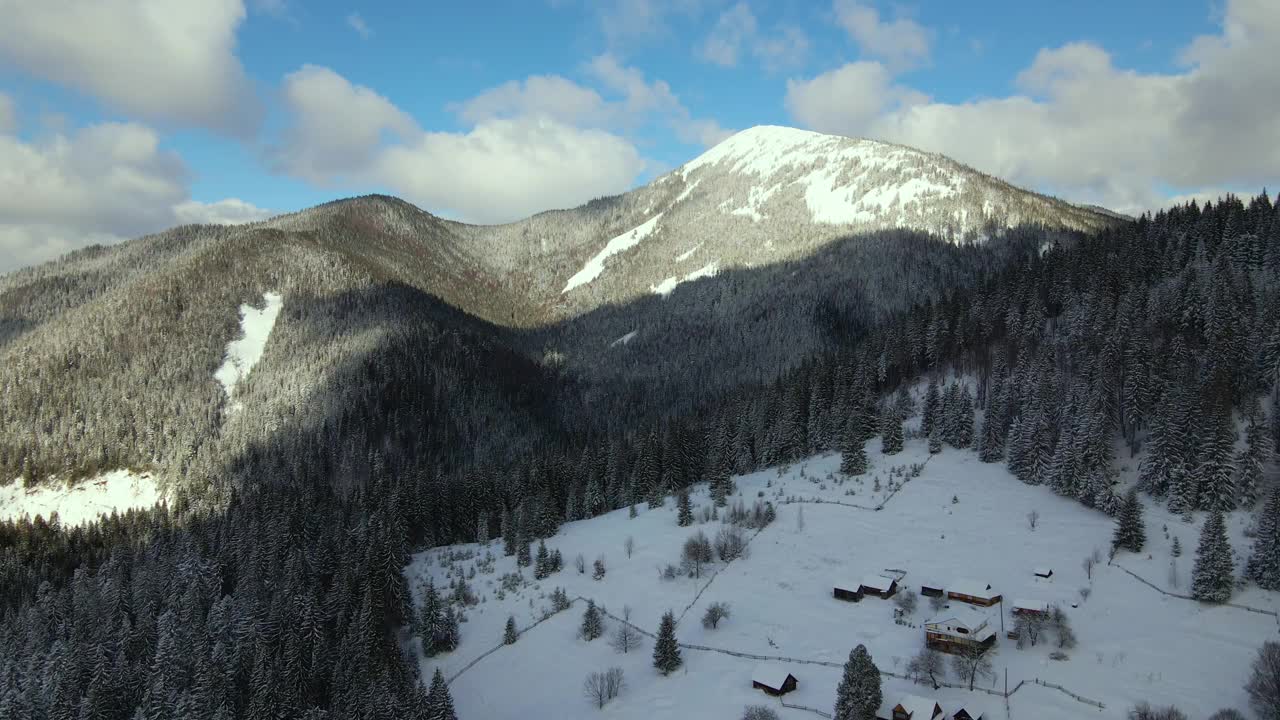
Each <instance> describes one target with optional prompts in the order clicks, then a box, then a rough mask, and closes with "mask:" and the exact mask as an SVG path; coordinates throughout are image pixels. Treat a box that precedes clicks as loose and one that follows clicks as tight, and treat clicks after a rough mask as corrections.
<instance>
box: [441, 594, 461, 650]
mask: <svg viewBox="0 0 1280 720" xmlns="http://www.w3.org/2000/svg"><path fill="white" fill-rule="evenodd" d="M458 640H459V633H458V613H457V612H456V611H455V610H454V609H453V606H452V605H446V606H445V608H444V612H443V613H441V615H440V628H439V630H438V631H437V632H436V642H435V650H436V652H449V651H451V650H455V649H457V647H458Z"/></svg>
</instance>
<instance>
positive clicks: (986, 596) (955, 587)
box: [947, 580, 1003, 607]
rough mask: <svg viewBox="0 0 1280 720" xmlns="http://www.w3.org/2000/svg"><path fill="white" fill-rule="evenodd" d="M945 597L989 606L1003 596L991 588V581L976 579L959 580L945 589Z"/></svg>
mask: <svg viewBox="0 0 1280 720" xmlns="http://www.w3.org/2000/svg"><path fill="white" fill-rule="evenodd" d="M947 597H948V598H950V599H952V600H959V601H960V602H963V603H969V604H970V605H981V606H982V607H991V606H992V605H995V604H996V603H998V602H1000V601H1001V600H1002V599H1003V598H1002V597H1001V595H1000V593H998V592H996V591H995V590H993V589H991V583H985V582H979V581H977V580H959V581H957V582H955V583H954V584H952V585H951V587H949V588H948V589H947Z"/></svg>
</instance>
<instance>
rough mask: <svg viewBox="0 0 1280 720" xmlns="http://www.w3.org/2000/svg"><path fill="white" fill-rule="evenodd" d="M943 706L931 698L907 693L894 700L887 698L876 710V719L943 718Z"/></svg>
mask: <svg viewBox="0 0 1280 720" xmlns="http://www.w3.org/2000/svg"><path fill="white" fill-rule="evenodd" d="M942 717H943V714H942V706H941V705H939V704H938V703H937V702H936V701H934V700H930V699H929V698H922V697H920V696H918V695H906V696H904V697H903V698H902V699H900V700H898V701H897V702H894V701H893V700H886V701H885V702H884V703H883V704H882V705H881V706H880V709H879V710H877V711H876V720H942Z"/></svg>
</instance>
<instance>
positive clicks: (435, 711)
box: [426, 668, 458, 720]
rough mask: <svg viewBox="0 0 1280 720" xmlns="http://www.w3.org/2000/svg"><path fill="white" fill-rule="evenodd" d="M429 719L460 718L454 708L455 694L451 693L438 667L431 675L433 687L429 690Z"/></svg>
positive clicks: (449, 719)
mask: <svg viewBox="0 0 1280 720" xmlns="http://www.w3.org/2000/svg"><path fill="white" fill-rule="evenodd" d="M426 710H427V720H458V715H457V713H456V712H455V711H454V709H453V696H451V695H450V694H449V685H448V683H446V682H445V681H444V675H443V674H442V673H441V672H440V668H436V671H435V674H434V675H432V676H431V689H430V690H429V691H427V701H426Z"/></svg>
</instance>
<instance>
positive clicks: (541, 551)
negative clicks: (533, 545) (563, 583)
mask: <svg viewBox="0 0 1280 720" xmlns="http://www.w3.org/2000/svg"><path fill="white" fill-rule="evenodd" d="M550 574H551V553H549V552H547V543H546V541H543V540H539V541H538V555H537V557H536V558H535V559H534V561H533V577H534V578H536V579H538V580H542V579H544V578H546V577H547V576H548V575H550Z"/></svg>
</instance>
